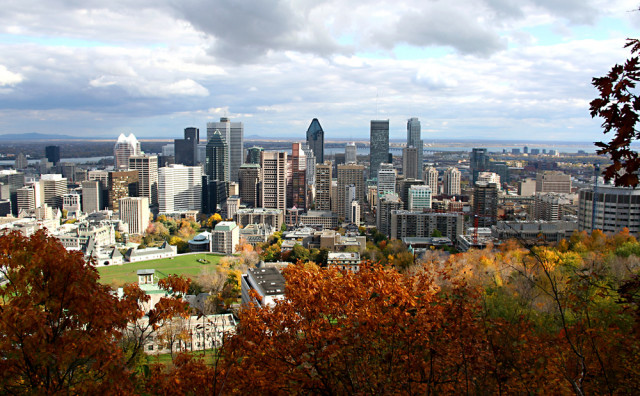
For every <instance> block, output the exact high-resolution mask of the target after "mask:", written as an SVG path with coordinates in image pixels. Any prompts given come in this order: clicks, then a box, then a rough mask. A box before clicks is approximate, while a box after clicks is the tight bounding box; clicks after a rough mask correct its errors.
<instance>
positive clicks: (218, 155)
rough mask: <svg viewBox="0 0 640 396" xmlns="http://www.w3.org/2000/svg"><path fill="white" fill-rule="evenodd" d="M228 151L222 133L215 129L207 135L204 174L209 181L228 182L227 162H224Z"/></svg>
mask: <svg viewBox="0 0 640 396" xmlns="http://www.w3.org/2000/svg"><path fill="white" fill-rule="evenodd" d="M209 124H212V123H209ZM228 151H229V149H228V146H227V141H226V140H225V139H224V137H223V136H222V133H221V132H220V131H219V130H217V129H216V130H215V131H213V132H212V133H211V134H210V135H209V139H208V141H207V160H206V163H205V174H206V176H207V178H208V180H209V181H211V180H218V181H221V182H228V181H229V168H228V164H229V162H228V161H227V160H226V159H227V158H228Z"/></svg>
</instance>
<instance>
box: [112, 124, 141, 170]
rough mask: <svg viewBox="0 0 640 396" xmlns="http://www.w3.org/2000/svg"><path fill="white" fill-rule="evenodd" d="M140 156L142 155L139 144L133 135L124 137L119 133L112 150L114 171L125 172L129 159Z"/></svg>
mask: <svg viewBox="0 0 640 396" xmlns="http://www.w3.org/2000/svg"><path fill="white" fill-rule="evenodd" d="M140 154H142V150H140V142H138V139H136V137H135V136H134V135H133V133H132V134H129V136H124V133H121V134H120V136H118V141H117V142H116V145H115V147H114V148H113V155H114V157H115V161H116V163H115V165H116V170H126V169H127V168H128V167H129V157H131V156H133V155H140Z"/></svg>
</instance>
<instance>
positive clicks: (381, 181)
mask: <svg viewBox="0 0 640 396" xmlns="http://www.w3.org/2000/svg"><path fill="white" fill-rule="evenodd" d="M397 177H398V175H397V174H396V170H395V169H394V168H393V165H392V164H387V163H384V162H383V163H381V164H380V169H379V170H378V197H381V196H383V195H386V194H389V193H392V194H395V192H396V179H397Z"/></svg>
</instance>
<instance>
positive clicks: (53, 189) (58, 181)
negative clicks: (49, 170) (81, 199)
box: [40, 174, 67, 209]
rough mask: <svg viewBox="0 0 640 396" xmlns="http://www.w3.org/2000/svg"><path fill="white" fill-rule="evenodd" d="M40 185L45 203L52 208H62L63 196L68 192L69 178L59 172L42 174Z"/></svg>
mask: <svg viewBox="0 0 640 396" xmlns="http://www.w3.org/2000/svg"><path fill="white" fill-rule="evenodd" d="M40 185H41V188H42V194H43V198H44V203H46V204H47V205H49V207H51V208H52V209H56V208H57V209H62V196H63V195H65V194H66V193H67V179H66V178H64V177H62V175H59V174H48V175H42V176H41V177H40Z"/></svg>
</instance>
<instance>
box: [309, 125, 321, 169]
mask: <svg viewBox="0 0 640 396" xmlns="http://www.w3.org/2000/svg"><path fill="white" fill-rule="evenodd" d="M307 144H309V148H311V151H313V155H314V156H315V157H316V164H322V163H324V131H323V130H322V126H320V121H318V119H317V118H314V119H313V120H311V124H310V125H309V128H308V129H307Z"/></svg>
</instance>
